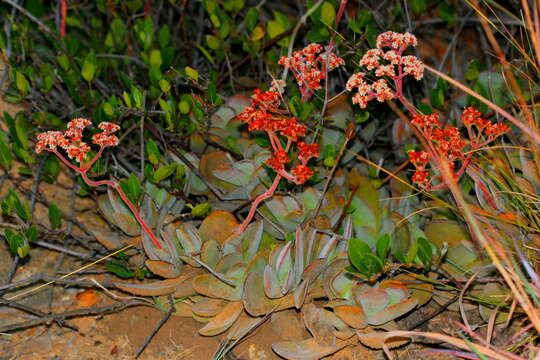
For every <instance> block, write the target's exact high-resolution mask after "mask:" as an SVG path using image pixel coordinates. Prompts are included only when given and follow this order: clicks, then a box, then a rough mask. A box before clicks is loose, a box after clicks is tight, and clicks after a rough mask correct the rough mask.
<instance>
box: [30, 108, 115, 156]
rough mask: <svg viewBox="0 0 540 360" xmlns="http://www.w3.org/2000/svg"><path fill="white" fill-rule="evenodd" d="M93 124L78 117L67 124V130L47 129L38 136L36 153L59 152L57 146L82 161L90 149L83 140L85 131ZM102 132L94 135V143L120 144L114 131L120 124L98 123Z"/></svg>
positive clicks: (103, 146)
mask: <svg viewBox="0 0 540 360" xmlns="http://www.w3.org/2000/svg"><path fill="white" fill-rule="evenodd" d="M90 124H91V122H90V120H88V119H84V118H77V119H73V120H71V121H70V122H69V123H68V124H67V129H66V131H65V132H63V133H62V132H60V131H47V132H44V133H41V134H39V135H38V136H37V142H36V153H38V154H39V153H41V152H43V151H44V150H45V151H51V152H57V147H60V148H62V149H64V150H65V151H66V153H67V155H68V157H69V158H70V159H75V160H76V161H77V162H79V163H81V162H82V161H83V160H84V157H85V155H86V154H87V153H88V152H89V151H90V146H89V145H88V144H87V143H85V142H84V141H83V131H84V129H85V128H86V127H87V126H89V125H90ZM98 128H100V129H101V130H102V132H100V133H97V134H94V135H93V136H92V143H93V144H96V145H99V146H100V147H101V148H105V147H109V146H116V145H118V138H117V137H116V135H114V133H115V132H116V131H118V130H120V126H118V125H116V124H113V123H109V122H102V123H100V124H99V125H98Z"/></svg>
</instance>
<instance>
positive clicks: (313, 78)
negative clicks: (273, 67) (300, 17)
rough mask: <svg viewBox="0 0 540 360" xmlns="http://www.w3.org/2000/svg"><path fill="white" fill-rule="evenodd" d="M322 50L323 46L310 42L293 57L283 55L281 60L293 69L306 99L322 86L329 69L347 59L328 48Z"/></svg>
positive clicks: (342, 63)
mask: <svg viewBox="0 0 540 360" xmlns="http://www.w3.org/2000/svg"><path fill="white" fill-rule="evenodd" d="M322 50H323V47H322V46H321V45H319V44H309V45H308V46H306V47H305V48H304V49H302V50H300V51H295V52H294V53H293V54H292V56H291V57H286V56H283V57H282V58H281V59H280V60H279V64H280V65H282V66H284V67H285V68H287V69H291V70H292V71H293V73H294V76H295V78H296V82H297V83H298V86H299V87H300V92H301V93H302V98H303V99H304V100H307V99H309V98H310V97H311V96H312V95H313V92H314V91H315V90H319V89H320V88H321V80H323V79H325V78H326V73H327V72H328V71H332V70H334V69H335V68H336V67H338V66H341V65H345V61H344V60H343V59H341V58H339V57H337V56H336V54H334V53H333V52H331V50H329V49H328V48H327V49H326V51H324V52H323V53H321V51H322ZM327 66H328V67H327Z"/></svg>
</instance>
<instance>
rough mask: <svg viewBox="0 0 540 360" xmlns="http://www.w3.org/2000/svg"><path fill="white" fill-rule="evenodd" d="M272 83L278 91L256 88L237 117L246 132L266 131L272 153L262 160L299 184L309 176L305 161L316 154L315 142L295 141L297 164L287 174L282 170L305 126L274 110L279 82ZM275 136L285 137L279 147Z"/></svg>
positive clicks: (311, 172) (277, 138)
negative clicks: (248, 103)
mask: <svg viewBox="0 0 540 360" xmlns="http://www.w3.org/2000/svg"><path fill="white" fill-rule="evenodd" d="M274 84H275V86H276V90H278V91H274V90H269V91H262V90H260V89H256V90H255V91H254V92H253V95H252V96H251V106H249V107H247V108H245V109H244V111H243V112H242V113H241V114H239V115H238V116H237V118H238V119H239V120H240V121H242V122H245V123H247V124H248V129H249V130H250V131H253V130H259V131H266V133H267V134H268V137H269V138H270V143H271V144H272V149H273V152H274V156H273V157H271V158H270V159H268V160H266V165H268V166H270V167H271V168H272V169H274V171H276V172H277V173H278V174H279V175H280V176H282V177H284V178H286V179H287V180H290V181H294V182H295V183H297V184H303V183H305V182H306V181H307V180H308V179H309V178H310V177H311V176H312V175H313V171H312V170H311V169H310V168H309V167H307V162H308V161H309V159H311V158H312V157H317V156H319V148H318V145H317V144H306V143H304V142H298V143H297V146H298V150H299V153H298V159H299V160H300V162H301V164H299V165H297V167H295V168H293V169H292V170H291V173H290V174H289V173H288V172H287V171H286V170H285V165H286V164H288V163H290V162H291V159H290V158H289V156H288V151H289V150H290V148H291V146H292V144H293V143H295V142H297V141H298V138H299V137H303V136H306V127H305V126H304V125H302V124H301V123H299V122H298V119H297V118H294V117H286V116H284V115H283V114H282V113H283V112H282V111H280V110H279V109H278V108H279V105H280V104H281V93H280V92H279V86H280V85H281V86H282V84H280V83H276V82H275V83H274ZM273 88H274V86H273ZM278 135H282V136H284V137H286V138H287V145H286V146H285V147H283V145H282V143H281V140H280V139H279V137H278ZM291 174H292V175H291Z"/></svg>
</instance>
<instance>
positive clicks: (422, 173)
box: [408, 106, 510, 188]
mask: <svg viewBox="0 0 540 360" xmlns="http://www.w3.org/2000/svg"><path fill="white" fill-rule="evenodd" d="M461 120H462V122H463V124H464V125H465V127H466V128H467V131H468V135H469V141H468V142H466V141H465V140H464V139H463V137H462V135H461V133H460V131H459V129H458V128H456V127H453V126H446V127H445V128H444V129H443V128H441V124H440V122H439V115H438V114H430V115H419V114H417V115H415V116H414V117H413V119H412V120H411V123H412V124H413V125H414V126H416V127H417V128H418V129H419V130H420V132H421V134H422V136H423V137H424V138H425V139H426V141H427V142H428V146H429V150H430V152H426V151H409V152H408V154H409V159H410V161H411V163H412V164H413V165H414V166H415V167H416V171H415V173H414V175H413V177H412V181H413V182H415V183H417V184H419V185H421V186H422V187H425V188H429V187H430V186H429V181H430V180H429V172H428V171H427V170H426V166H427V164H428V163H429V161H430V160H431V159H432V158H434V159H435V160H436V161H437V163H438V164H440V162H441V161H445V162H447V163H448V165H449V166H450V168H451V169H454V168H455V167H456V161H462V165H461V168H460V169H459V171H457V173H456V176H457V177H459V176H460V175H461V174H462V173H463V172H464V170H465V168H466V167H467V165H468V164H469V162H470V160H471V158H472V156H473V152H474V150H476V149H479V148H481V147H483V146H485V145H487V144H488V143H490V142H491V141H493V140H495V139H496V138H497V137H499V136H501V135H503V134H504V133H506V132H508V131H509V130H510V127H509V126H507V125H505V124H493V123H491V122H490V121H489V120H486V119H484V118H482V114H481V113H480V112H479V111H478V110H476V109H475V108H473V107H472V106H469V107H467V108H466V109H465V110H464V111H463V114H462V116H461ZM473 126H475V127H476V128H477V131H476V133H475V132H474V131H473V129H472V127H473ZM482 134H485V135H486V136H487V139H485V140H483V139H482ZM467 146H468V147H469V150H470V151H469V153H468V155H466V154H465V152H464V149H465V147H467Z"/></svg>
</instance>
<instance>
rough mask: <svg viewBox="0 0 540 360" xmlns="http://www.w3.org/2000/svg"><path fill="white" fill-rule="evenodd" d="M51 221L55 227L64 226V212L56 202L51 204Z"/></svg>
mask: <svg viewBox="0 0 540 360" xmlns="http://www.w3.org/2000/svg"><path fill="white" fill-rule="evenodd" d="M49 222H50V223H51V227H52V228H53V229H58V228H60V226H62V214H61V213H60V209H59V208H58V206H57V205H56V204H55V203H51V205H50V206H49Z"/></svg>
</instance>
